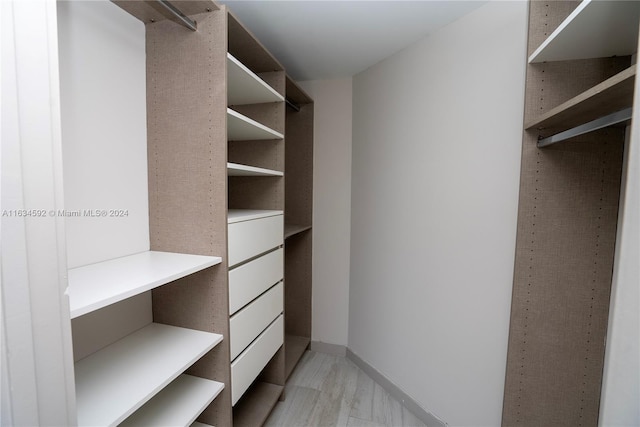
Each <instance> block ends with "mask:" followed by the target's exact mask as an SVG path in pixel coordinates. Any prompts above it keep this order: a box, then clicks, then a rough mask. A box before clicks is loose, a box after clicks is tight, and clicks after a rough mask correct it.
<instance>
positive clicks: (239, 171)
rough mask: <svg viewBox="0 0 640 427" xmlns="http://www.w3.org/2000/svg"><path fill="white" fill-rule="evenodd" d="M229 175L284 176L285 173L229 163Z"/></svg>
mask: <svg viewBox="0 0 640 427" xmlns="http://www.w3.org/2000/svg"><path fill="white" fill-rule="evenodd" d="M227 175H228V176H284V173H282V172H279V171H274V170H271V169H265V168H257V167H255V166H247V165H239V164H237V163H227Z"/></svg>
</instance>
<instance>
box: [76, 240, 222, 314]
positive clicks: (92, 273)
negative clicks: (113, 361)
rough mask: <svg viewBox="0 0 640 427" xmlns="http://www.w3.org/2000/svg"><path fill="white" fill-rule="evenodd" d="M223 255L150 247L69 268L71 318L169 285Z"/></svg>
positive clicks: (212, 264) (219, 259) (212, 262)
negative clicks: (195, 253) (159, 249)
mask: <svg viewBox="0 0 640 427" xmlns="http://www.w3.org/2000/svg"><path fill="white" fill-rule="evenodd" d="M221 262H222V258H220V257H211V256H201V255H187V254H176V253H168V252H155V251H148V252H142V253H139V254H135V255H130V256H126V257H122V258H116V259H112V260H109V261H104V262H101V263H97V264H91V265H87V266H84V267H78V268H73V269H71V270H69V303H70V306H71V318H72V319H73V318H76V317H78V316H82V315H83V314H87V313H89V312H91V311H94V310H98V309H100V308H102V307H106V306H107V305H110V304H114V303H116V302H118V301H122V300H123V299H126V298H130V297H132V296H135V295H139V294H141V293H143V292H146V291H149V290H151V289H154V288H157V287H158V286H162V285H165V284H167V283H169V282H173V281H174V280H177V279H180V278H182V277H185V276H187V275H189V274H192V273H195V272H197V271H200V270H203V269H205V268H208V267H211V266H214V265H216V264H220V263H221Z"/></svg>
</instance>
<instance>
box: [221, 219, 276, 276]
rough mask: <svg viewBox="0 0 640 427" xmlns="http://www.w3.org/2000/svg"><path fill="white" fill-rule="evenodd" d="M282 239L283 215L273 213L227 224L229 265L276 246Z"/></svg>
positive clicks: (231, 265)
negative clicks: (273, 214) (268, 215)
mask: <svg viewBox="0 0 640 427" xmlns="http://www.w3.org/2000/svg"><path fill="white" fill-rule="evenodd" d="M283 241H284V217H283V215H275V216H270V217H266V218H260V219H253V220H250V221H241V222H234V223H231V224H229V267H233V266H234V265H236V264H238V263H240V262H242V261H245V260H247V259H249V258H252V257H254V256H256V255H260V254H261V253H264V252H266V251H268V250H269V249H273V248H276V247H278V246H280V245H282V244H283Z"/></svg>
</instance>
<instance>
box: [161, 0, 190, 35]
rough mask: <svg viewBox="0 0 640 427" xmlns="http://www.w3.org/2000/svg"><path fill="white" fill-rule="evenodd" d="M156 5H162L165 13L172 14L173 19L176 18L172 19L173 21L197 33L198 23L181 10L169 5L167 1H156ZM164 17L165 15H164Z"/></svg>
mask: <svg viewBox="0 0 640 427" xmlns="http://www.w3.org/2000/svg"><path fill="white" fill-rule="evenodd" d="M156 4H158V5H160V6H161V7H162V9H163V10H164V11H166V12H168V13H170V14H171V17H172V18H175V19H172V21H175V22H177V23H179V24H181V25H184V26H185V27H187V28H189V29H190V30H192V31H197V29H198V25H197V24H196V21H194V20H193V19H191V18H189V17H188V16H187V15H185V14H184V13H182V12H181V11H180V9H178V8H177V7H175V6H174V5H172V4H171V3H169V2H168V1H167V0H156ZM155 9H157V10H158V11H159V12H162V10H160V9H159V8H155ZM163 15H165V14H164V13H163ZM165 16H166V15H165Z"/></svg>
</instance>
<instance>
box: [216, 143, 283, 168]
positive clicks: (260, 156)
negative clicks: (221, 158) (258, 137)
mask: <svg viewBox="0 0 640 427" xmlns="http://www.w3.org/2000/svg"><path fill="white" fill-rule="evenodd" d="M282 145H283V141H282V140H281V139H274V140H271V141H233V142H230V143H229V147H228V156H229V161H230V162H233V163H240V164H243V165H251V166H257V167H259V168H266V169H273V170H276V171H280V172H284V162H285V160H284V156H283V155H282Z"/></svg>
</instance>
